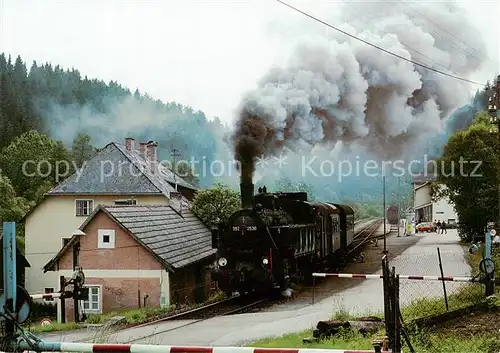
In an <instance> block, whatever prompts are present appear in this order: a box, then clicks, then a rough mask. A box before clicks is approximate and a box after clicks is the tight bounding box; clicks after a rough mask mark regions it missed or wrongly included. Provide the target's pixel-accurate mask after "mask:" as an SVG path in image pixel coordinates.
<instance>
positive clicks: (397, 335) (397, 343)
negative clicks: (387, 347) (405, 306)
mask: <svg viewBox="0 0 500 353" xmlns="http://www.w3.org/2000/svg"><path fill="white" fill-rule="evenodd" d="M394 275H395V274H394V273H393V276H394ZM393 280H394V286H393V294H394V312H393V314H394V345H393V352H395V353H401V322H400V321H399V275H395V277H394V278H393Z"/></svg>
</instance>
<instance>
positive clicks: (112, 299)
mask: <svg viewBox="0 0 500 353" xmlns="http://www.w3.org/2000/svg"><path fill="white" fill-rule="evenodd" d="M68 279H69V278H68ZM85 282H86V284H88V285H92V284H95V285H101V286H102V287H101V288H102V293H101V303H102V312H103V313H109V312H113V311H117V312H119V311H124V310H130V309H136V308H139V296H140V300H141V304H140V307H141V308H142V307H143V306H144V298H145V297H146V295H147V296H148V298H146V306H148V307H158V306H160V280H159V279H154V278H136V279H133V278H86V279H85ZM80 305H82V304H80ZM73 309H74V306H73V300H72V299H69V300H66V321H67V322H69V321H73V319H74V310H73ZM87 315H88V314H87Z"/></svg>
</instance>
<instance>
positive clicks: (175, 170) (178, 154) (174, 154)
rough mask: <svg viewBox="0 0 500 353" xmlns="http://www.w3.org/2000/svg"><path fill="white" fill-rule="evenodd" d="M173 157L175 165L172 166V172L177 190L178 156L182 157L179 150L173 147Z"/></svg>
mask: <svg viewBox="0 0 500 353" xmlns="http://www.w3.org/2000/svg"><path fill="white" fill-rule="evenodd" d="M170 155H171V156H172V157H174V167H173V168H172V172H173V173H174V184H175V191H176V192H177V164H176V160H177V159H176V158H177V157H180V153H179V150H178V149H176V148H172V153H171V154H170Z"/></svg>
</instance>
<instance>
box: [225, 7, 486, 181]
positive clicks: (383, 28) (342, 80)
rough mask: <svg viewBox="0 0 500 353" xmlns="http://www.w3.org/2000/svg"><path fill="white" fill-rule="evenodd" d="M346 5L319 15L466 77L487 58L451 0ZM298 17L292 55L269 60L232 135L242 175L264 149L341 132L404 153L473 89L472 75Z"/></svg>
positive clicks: (303, 145)
mask: <svg viewBox="0 0 500 353" xmlns="http://www.w3.org/2000/svg"><path fill="white" fill-rule="evenodd" d="M353 7H355V8H354V11H353ZM284 11H292V10H291V9H288V8H284ZM339 13H340V14H341V17H340V18H341V19H342V21H340V20H339V16H338V15H339ZM339 13H335V14H333V15H332V16H330V17H329V16H328V14H327V13H326V14H325V12H324V11H323V12H321V13H320V15H319V16H318V17H321V19H322V20H325V21H328V22H329V23H331V24H332V25H335V26H338V27H340V28H341V29H342V30H345V31H346V32H348V33H351V34H353V35H355V36H357V37H359V38H361V39H363V40H365V41H368V42H370V43H372V44H374V45H376V46H379V47H381V48H383V49H385V50H388V51H390V52H393V53H395V54H397V55H400V56H402V57H404V58H407V59H408V60H412V61H415V62H418V63H422V64H425V65H426V66H429V67H432V68H435V69H437V70H440V71H444V72H447V73H450V74H454V75H458V76H461V77H466V78H467V77H469V76H470V75H471V74H472V73H474V72H475V71H477V70H478V69H479V68H480V67H481V65H482V64H483V63H484V62H485V61H486V59H487V58H485V57H483V56H482V54H481V53H482V52H483V53H484V52H486V50H485V43H484V42H483V41H482V39H481V35H480V33H479V32H478V31H477V30H475V29H474V28H473V27H472V25H471V24H470V23H469V22H467V20H466V17H465V14H464V12H463V11H462V10H461V9H460V8H459V7H458V6H456V5H454V4H450V3H446V4H445V3H441V2H437V3H436V2H432V3H430V2H425V3H424V2H421V3H406V2H405V3H403V2H398V3H393V2H387V1H384V2H371V3H362V4H356V3H347V4H343V5H341V11H340V12H339ZM300 21H301V23H302V24H303V26H300V28H298V27H295V30H296V31H299V30H300V33H301V36H300V39H299V43H297V45H296V47H295V49H294V51H293V52H292V55H291V56H290V57H289V61H288V63H287V64H286V65H283V66H282V67H279V68H272V69H271V70H270V71H269V72H268V73H267V74H266V75H265V76H264V77H263V78H262V79H261V80H260V82H259V83H258V87H257V88H256V89H255V90H254V91H252V92H249V93H248V94H246V95H245V96H244V98H243V100H242V103H241V109H240V111H241V114H240V116H239V118H238V120H237V122H236V129H235V132H234V136H233V140H234V148H235V154H236V158H237V159H238V160H240V161H242V166H243V170H242V178H243V179H245V180H248V178H249V177H250V175H251V173H253V171H254V166H253V163H254V161H255V158H256V157H257V156H260V155H261V154H274V153H276V152H278V151H280V150H282V149H290V150H292V151H294V152H310V151H311V149H312V148H313V147H314V146H316V145H318V144H322V145H327V146H329V147H330V148H333V146H335V145H336V144H337V143H338V142H342V143H343V145H344V146H356V145H358V146H363V147H364V148H368V149H369V150H370V151H372V152H373V153H375V154H376V155H378V156H379V157H381V158H401V157H404V156H405V155H408V154H409V153H412V152H414V151H415V149H418V148H419V146H421V144H422V142H423V141H422V139H424V141H425V138H426V137H428V136H430V135H435V133H437V132H438V131H439V130H441V129H442V125H443V120H444V119H445V118H446V117H448V116H449V114H450V113H451V112H452V111H453V110H454V109H455V108H457V107H458V106H460V105H461V104H463V103H464V102H465V101H466V100H467V99H468V98H470V88H471V86H470V84H468V83H465V82H463V81H459V80H457V79H453V78H450V77H447V76H444V75H442V74H440V73H436V72H433V71H431V70H428V69H425V68H422V67H420V66H418V65H415V64H413V63H411V62H408V61H405V60H402V59H400V58H397V57H394V56H392V55H389V54H387V53H384V52H383V51H381V50H379V49H377V48H374V47H371V46H369V45H367V44H365V43H362V42H360V41H357V40H355V39H352V38H349V37H347V36H345V35H343V34H341V33H338V32H336V31H334V30H333V29H329V28H326V27H324V26H323V27H320V26H322V25H321V24H318V23H317V22H315V21H313V20H312V19H308V18H306V19H305V20H304V19H301V20H300ZM306 21H309V22H310V23H309V26H306ZM308 28H310V29H311V30H308ZM291 33H292V34H291V35H293V32H291ZM249 174H250V175H249ZM250 178H251V177H250Z"/></svg>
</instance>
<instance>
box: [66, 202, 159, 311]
mask: <svg viewBox="0 0 500 353" xmlns="http://www.w3.org/2000/svg"><path fill="white" fill-rule="evenodd" d="M99 229H114V230H115V248H113V249H99V248H98V230H99ZM84 232H85V234H86V235H83V236H81V237H80V252H79V265H80V266H81V267H82V268H83V272H84V273H87V275H86V276H85V277H86V278H85V284H86V285H92V284H95V285H101V286H102V287H101V294H100V295H101V298H100V302H101V305H102V308H101V309H102V312H103V313H106V312H112V311H121V310H127V309H128V310H130V309H136V308H139V307H142V306H143V305H144V297H145V296H146V295H148V298H147V305H148V306H152V307H158V306H159V305H160V293H161V278H160V271H161V270H164V269H163V267H162V265H161V264H160V263H159V262H158V261H157V260H156V259H155V258H154V257H153V256H152V255H151V254H150V253H149V252H148V251H147V250H146V249H144V247H142V246H141V245H140V244H139V243H137V242H136V241H135V240H134V239H133V238H132V236H131V235H130V234H129V233H128V232H126V231H125V230H123V229H122V228H121V227H120V226H119V225H118V224H116V223H115V222H114V221H113V220H111V219H110V218H109V217H108V216H107V215H106V214H105V213H103V212H100V213H99V214H97V215H96V216H95V217H94V219H93V220H92V222H91V223H90V224H89V225H88V226H87V228H86V229H85V230H84ZM59 269H60V270H73V252H72V250H71V249H70V250H69V251H67V252H66V253H65V254H63V256H62V257H61V259H60V260H59ZM96 270H98V271H100V273H101V274H102V277H96V276H95V274H96V273H97V274H99V272H96ZM124 270H126V273H127V274H126V275H123V271H124ZM145 270H146V271H158V277H156V278H151V277H144V276H143V277H141V275H140V272H139V271H145ZM113 271H116V273H117V274H118V273H120V276H117V277H113ZM118 271H120V272H118ZM136 271H137V275H135V273H136ZM89 273H92V275H89ZM150 273H151V272H150ZM124 276H127V278H124ZM68 279H69V278H68ZM68 290H71V286H69V287H68ZM139 295H140V299H139ZM139 300H140V304H139ZM80 305H82V304H80ZM73 309H74V307H73V300H72V299H69V300H66V315H65V316H66V320H68V321H73V318H74V310H73Z"/></svg>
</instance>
